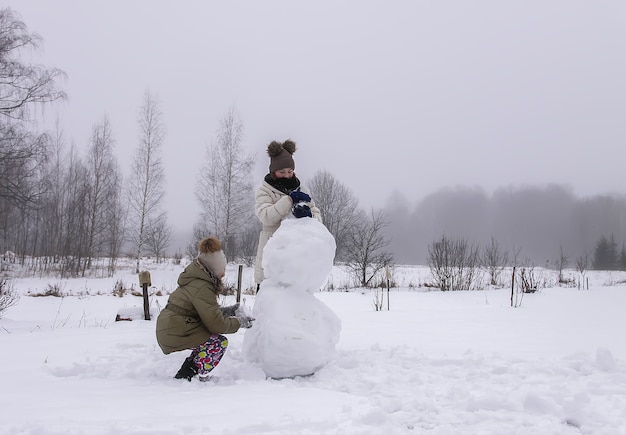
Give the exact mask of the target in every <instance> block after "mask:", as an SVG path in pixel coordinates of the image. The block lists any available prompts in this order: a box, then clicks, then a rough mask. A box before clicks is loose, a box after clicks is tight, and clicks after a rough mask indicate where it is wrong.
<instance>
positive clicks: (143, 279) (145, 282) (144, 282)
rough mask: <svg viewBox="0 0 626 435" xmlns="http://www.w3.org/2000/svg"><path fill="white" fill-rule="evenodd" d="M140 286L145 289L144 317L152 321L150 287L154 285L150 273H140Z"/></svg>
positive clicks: (145, 271)
mask: <svg viewBox="0 0 626 435" xmlns="http://www.w3.org/2000/svg"><path fill="white" fill-rule="evenodd" d="M139 284H140V285H141V288H142V289H143V315H144V318H145V319H146V320H150V303H149V301H148V287H149V286H151V285H152V282H151V280H150V272H148V271H147V270H144V271H143V272H139Z"/></svg>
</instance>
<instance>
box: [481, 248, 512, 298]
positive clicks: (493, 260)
mask: <svg viewBox="0 0 626 435" xmlns="http://www.w3.org/2000/svg"><path fill="white" fill-rule="evenodd" d="M508 261H509V254H508V252H506V251H502V248H500V245H499V244H498V241H497V240H496V239H495V238H494V237H491V243H490V244H489V245H487V246H485V248H484V249H483V256H482V264H483V267H484V268H485V269H487V272H488V273H489V277H490V284H491V285H493V286H497V285H499V284H500V275H501V274H502V271H503V270H504V268H505V267H506V265H507V263H508Z"/></svg>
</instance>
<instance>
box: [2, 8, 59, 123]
mask: <svg viewBox="0 0 626 435" xmlns="http://www.w3.org/2000/svg"><path fill="white" fill-rule="evenodd" d="M41 40H42V39H41V37H40V36H39V35H37V34H36V33H29V31H28V28H27V27H26V25H25V24H24V22H22V21H21V20H20V18H19V16H18V14H17V13H15V12H13V11H12V10H11V9H10V8H4V9H0V114H2V115H3V116H4V117H6V118H10V119H13V120H25V119H27V117H28V112H29V108H30V106H31V105H32V104H33V103H48V102H52V101H56V100H58V99H61V98H65V93H64V92H63V91H60V90H58V89H57V83H56V82H57V80H58V79H61V78H64V77H65V73H64V72H63V71H61V70H59V69H56V68H46V67H45V66H43V65H29V64H26V63H24V62H22V61H21V60H20V59H19V58H18V56H19V54H20V52H21V51H23V50H26V49H37V48H39V47H40V44H41Z"/></svg>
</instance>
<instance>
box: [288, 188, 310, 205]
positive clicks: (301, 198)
mask: <svg viewBox="0 0 626 435" xmlns="http://www.w3.org/2000/svg"><path fill="white" fill-rule="evenodd" d="M289 196H291V200H292V201H293V203H294V204H297V203H299V202H311V197H310V196H309V195H307V194H306V193H304V192H301V191H300V189H299V188H298V190H294V191H293V192H291V193H290V194H289Z"/></svg>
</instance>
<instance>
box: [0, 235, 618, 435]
mask: <svg viewBox="0 0 626 435" xmlns="http://www.w3.org/2000/svg"><path fill="white" fill-rule="evenodd" d="M293 243H294V244H295V245H296V246H297V241H295V240H294V241H293ZM300 258H301V259H303V260H306V261H308V262H310V264H313V263H314V262H315V261H317V260H318V258H317V256H316V255H315V254H314V253H311V252H307V253H306V254H303V255H301V256H300ZM145 266H146V268H147V269H149V270H150V272H151V277H152V285H153V287H151V288H150V292H151V294H152V295H151V297H150V303H151V310H152V313H153V314H154V313H158V311H159V309H160V308H162V307H163V306H164V305H165V302H166V301H167V297H168V293H169V292H171V291H173V290H174V289H175V286H176V279H177V277H178V274H179V273H180V272H181V271H182V270H183V268H184V266H185V264H179V265H175V264H173V263H164V264H158V265H157V264H149V263H147V262H146V264H145ZM18 272H19V271H13V272H12V274H16V273H18ZM252 273H253V272H252V268H248V267H246V268H245V269H244V276H243V288H244V289H247V288H249V287H250V288H251V287H253V286H254V284H253V279H252ZM542 273H545V274H546V276H552V275H554V274H555V273H556V272H554V271H547V270H546V271H543V272H542ZM568 273H569V274H570V275H572V276H575V274H576V273H575V272H574V271H568ZM392 275H393V281H394V282H396V283H398V285H399V287H398V288H392V289H391V290H390V292H389V293H387V290H386V289H384V290H381V289H378V290H372V289H360V288H353V286H352V285H351V284H350V282H351V280H350V278H349V275H348V274H347V272H346V269H345V268H343V267H341V266H333V267H332V271H331V273H330V276H329V278H328V280H327V281H326V284H325V285H324V286H323V289H324V291H315V292H313V293H312V294H310V295H309V296H311V297H313V298H315V299H316V300H318V301H319V303H320V304H323V305H324V306H326V307H328V310H330V311H332V312H333V313H335V314H336V316H337V317H338V318H339V319H340V321H341V330H340V333H339V337H338V342H337V344H336V349H335V354H334V355H333V357H332V359H330V360H329V361H327V362H325V363H324V364H323V366H322V367H320V368H319V369H317V370H316V371H315V373H314V374H313V375H311V376H302V377H299V376H296V377H294V378H291V379H281V380H277V379H272V378H271V377H268V375H267V374H266V373H265V372H264V368H263V367H262V365H260V364H259V363H258V361H257V362H255V361H250V360H249V359H248V358H246V356H245V355H244V351H243V349H244V341H245V338H247V337H246V334H247V333H250V334H251V336H252V335H253V333H252V331H253V330H254V328H255V327H256V326H258V327H259V329H260V330H261V329H263V328H265V327H267V328H271V326H270V325H266V326H260V325H261V320H260V319H259V323H258V324H257V325H256V326H253V329H250V330H241V331H239V332H237V333H236V334H232V335H229V336H228V337H229V342H230V345H229V348H228V350H227V352H226V354H225V356H224V358H223V359H222V361H221V363H220V365H219V366H218V367H217V368H216V369H215V370H214V371H213V372H212V373H213V375H214V378H213V381H212V382H208V383H201V382H198V381H196V380H195V379H194V380H193V381H192V382H187V381H186V380H177V379H174V378H173V376H174V374H175V373H176V371H177V370H178V368H179V367H180V365H181V363H182V361H183V359H184V358H185V357H186V356H187V354H188V352H178V353H174V354H171V355H163V354H162V353H161V351H160V349H159V347H158V345H157V344H156V339H155V334H154V328H155V321H154V319H155V318H156V316H155V315H153V317H152V320H150V321H146V320H143V316H142V314H143V301H142V298H141V297H139V296H136V295H132V294H130V292H126V294H124V295H123V296H122V297H119V296H115V295H113V290H114V289H116V287H119V286H116V284H119V283H120V282H122V283H124V284H125V286H126V287H131V286H133V287H134V289H135V290H137V289H138V284H136V283H138V279H137V275H135V274H134V273H132V266H130V265H129V266H128V267H126V266H124V267H123V268H121V269H120V271H119V272H118V273H117V274H116V275H115V276H114V277H112V278H87V279H85V278H83V279H69V280H60V279H58V278H52V277H37V278H29V277H22V278H16V279H14V280H13V281H12V283H13V286H14V288H15V289H16V291H17V292H18V293H19V294H21V298H20V300H19V302H18V304H17V305H15V306H13V307H11V308H9V309H8V310H6V311H5V312H4V313H3V317H2V318H1V319H0V343H1V345H2V357H1V358H0V385H2V393H1V394H0V410H1V413H2V418H1V419H0V433H1V434H12V435H13V434H38V435H50V434H55V435H56V434H59V435H60V434H63V435H67V434H116V435H118V434H167V435H169V434H172V435H173V434H181V435H182V434H185V435H187V434H209V433H220V434H348V433H350V434H354V433H358V434H380V433H385V434H405V433H407V434H409V433H428V434H459V433H462V434H529V435H530V434H533V435H534V434H581V433H582V434H607V435H609V434H610V435H613V434H624V433H626V340H625V339H624V332H625V331H626V316H625V315H624V309H625V308H624V307H626V284H625V283H626V274H620V273H617V272H612V273H610V272H590V273H589V274H588V276H589V283H590V288H589V289H588V290H579V289H577V288H562V287H558V286H553V287H549V288H545V289H541V290H540V291H538V292H537V293H534V294H527V295H524V298H523V300H522V303H521V306H518V307H517V308H513V307H511V306H510V296H511V293H510V289H508V288H502V289H491V290H485V291H464V292H440V291H437V290H429V289H427V288H425V287H424V286H423V284H424V283H427V282H428V281H429V280H430V277H429V271H428V268H425V267H417V266H406V267H400V266H397V267H395V268H394V269H393V271H392ZM226 278H227V280H229V281H230V282H237V265H236V264H230V265H229V266H228V271H227V277H226ZM51 288H54V289H58V290H60V292H61V293H62V294H63V295H64V296H62V297H54V296H45V297H44V296H39V297H37V296H35V295H40V294H44V293H50V292H49V291H48V290H50V289H51ZM269 288H270V287H268V288H265V289H262V290H261V292H260V294H259V295H258V297H256V296H253V295H250V294H244V296H243V300H242V302H243V303H244V304H246V306H247V307H249V308H251V309H252V310H254V309H255V305H256V302H257V301H259V303H260V302H261V300H262V298H263V291H264V290H268V289H269ZM329 289H332V290H333V291H328V290H329ZM135 293H136V294H137V292H135ZM116 294H118V295H119V294H120V292H119V291H117V293H116ZM267 294H268V295H269V294H270V291H268V293H267ZM387 295H388V296H389V299H387ZM268 298H269V296H268ZM381 300H382V301H383V303H382V306H381V304H380V301H381ZM233 302H234V296H227V297H224V298H223V303H224V304H231V303H233ZM388 302H389V303H388ZM281 303H282V302H281ZM376 306H377V307H378V309H376V308H375V307H376ZM290 309H292V306H291V304H290V303H289V302H284V303H283V306H282V310H290ZM315 309H316V308H313V310H315ZM258 310H260V308H259V309H258ZM120 313H123V314H124V315H127V316H129V317H132V318H133V320H131V321H118V322H116V321H115V317H116V316H117V315H118V314H120ZM132 313H140V314H141V315H135V316H131V314H132ZM284 315H285V316H288V315H290V313H285V314H284ZM276 327H277V328H280V327H281V326H280V325H278V324H277V326H276ZM257 333H260V332H257ZM312 334H313V333H312ZM330 337H331V339H332V334H330ZM266 351H267V352H271V348H266ZM294 361H297V358H296V359H294Z"/></svg>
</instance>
